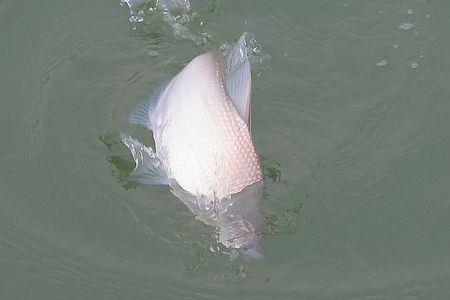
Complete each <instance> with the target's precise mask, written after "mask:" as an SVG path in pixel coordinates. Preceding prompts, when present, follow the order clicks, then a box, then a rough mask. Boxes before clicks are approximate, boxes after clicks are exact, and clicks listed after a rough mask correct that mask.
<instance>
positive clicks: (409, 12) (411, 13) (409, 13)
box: [408, 8, 414, 16]
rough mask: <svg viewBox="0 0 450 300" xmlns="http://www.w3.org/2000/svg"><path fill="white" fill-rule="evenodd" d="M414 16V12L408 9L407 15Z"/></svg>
mask: <svg viewBox="0 0 450 300" xmlns="http://www.w3.org/2000/svg"><path fill="white" fill-rule="evenodd" d="M413 14H414V11H413V10H412V9H411V8H410V9H408V15H410V16H412V15H413Z"/></svg>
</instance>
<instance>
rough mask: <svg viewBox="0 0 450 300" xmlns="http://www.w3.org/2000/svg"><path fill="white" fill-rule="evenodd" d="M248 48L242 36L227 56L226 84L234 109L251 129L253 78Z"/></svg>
mask: <svg viewBox="0 0 450 300" xmlns="http://www.w3.org/2000/svg"><path fill="white" fill-rule="evenodd" d="M247 53H248V48H247V45H246V42H245V39H244V36H242V37H241V38H240V39H239V40H238V42H237V43H236V45H234V47H233V48H232V49H231V51H230V52H229V53H228V54H227V56H226V70H225V84H226V88H227V92H228V96H230V98H231V100H232V101H233V104H234V107H235V108H236V110H237V112H238V113H239V115H240V116H241V118H242V120H243V121H244V122H245V123H247V125H248V126H249V127H250V102H251V98H250V91H251V86H252V77H251V72H250V62H249V60H248V54H247Z"/></svg>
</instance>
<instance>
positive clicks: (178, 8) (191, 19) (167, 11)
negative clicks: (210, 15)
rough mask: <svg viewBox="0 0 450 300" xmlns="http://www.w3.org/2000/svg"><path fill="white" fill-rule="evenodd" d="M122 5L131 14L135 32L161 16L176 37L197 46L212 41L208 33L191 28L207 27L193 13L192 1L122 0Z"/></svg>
mask: <svg viewBox="0 0 450 300" xmlns="http://www.w3.org/2000/svg"><path fill="white" fill-rule="evenodd" d="M120 5H121V6H127V7H128V9H129V12H130V17H129V18H128V20H129V22H130V24H131V26H132V29H133V30H136V29H137V27H138V26H139V24H140V23H143V22H144V21H145V19H146V18H147V17H149V16H151V15H157V14H159V15H161V16H162V18H163V20H164V21H165V22H166V23H167V24H168V25H169V26H170V27H171V28H172V31H173V34H174V35H175V36H176V37H179V38H181V39H186V40H191V41H194V42H195V43H196V44H197V45H204V44H207V43H208V42H209V40H210V36H209V34H207V33H206V32H198V31H197V30H194V29H193V28H190V27H195V26H197V25H198V27H203V26H204V25H205V21H204V20H200V18H199V16H198V14H197V13H196V12H193V11H191V1H190V0H156V1H155V0H121V1H120Z"/></svg>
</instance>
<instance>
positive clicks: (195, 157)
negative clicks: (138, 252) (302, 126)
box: [123, 35, 263, 256]
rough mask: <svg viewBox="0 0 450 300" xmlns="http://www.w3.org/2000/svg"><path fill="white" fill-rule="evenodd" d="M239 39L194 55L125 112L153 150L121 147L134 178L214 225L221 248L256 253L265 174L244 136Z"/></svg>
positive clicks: (244, 74)
mask: <svg viewBox="0 0 450 300" xmlns="http://www.w3.org/2000/svg"><path fill="white" fill-rule="evenodd" d="M244 38H245V35H244V36H243V37H241V39H240V40H239V41H238V43H237V44H236V45H235V47H234V49H232V51H230V52H229V53H228V54H227V55H223V54H220V53H214V52H208V53H204V54H201V55H199V56H197V57H196V58H194V59H193V60H192V61H191V62H190V63H189V64H188V65H187V66H186V67H185V68H184V69H183V70H182V71H181V72H180V73H178V74H177V75H176V76H175V77H174V78H173V79H172V80H170V81H169V82H168V83H167V84H166V85H165V86H164V87H163V88H162V89H161V91H160V92H159V93H158V94H157V96H156V97H155V99H153V100H151V101H145V102H143V103H141V104H139V105H138V106H137V107H136V109H135V110H134V111H133V112H132V113H131V114H130V116H129V121H130V123H133V124H139V125H143V126H146V127H147V128H148V129H150V130H152V132H153V137H154V140H155V148H156V151H154V150H153V149H151V148H149V147H147V146H145V145H143V144H141V143H140V142H139V141H137V140H135V139H132V138H131V137H125V138H123V142H124V144H125V145H126V146H127V147H128V148H129V149H130V150H131V152H132V154H133V157H134V160H135V162H136V168H135V170H134V171H133V174H132V175H133V176H134V177H135V179H136V180H137V181H140V182H142V183H148V184H168V185H170V186H171V187H172V191H173V193H174V194H175V195H176V196H177V197H178V198H180V199H181V200H182V201H183V202H184V203H185V204H186V205H187V206H188V207H189V208H190V209H191V211H193V212H194V213H195V214H196V215H197V216H198V218H199V219H200V220H202V221H203V222H205V223H207V224H210V225H214V226H216V227H218V228H219V231H220V238H219V240H220V242H221V243H222V244H224V245H225V246H226V247H229V248H235V249H239V248H241V247H250V245H253V246H251V247H250V248H251V249H253V250H254V249H256V248H258V247H256V245H257V244H258V243H257V241H258V239H259V238H258V236H259V235H258V232H259V230H260V228H261V224H262V222H261V220H262V219H263V218H262V214H261V210H260V208H259V200H260V199H261V198H262V196H261V195H262V188H263V173H262V169H261V164H260V159H259V156H258V154H257V152H256V150H255V146H254V143H253V140H252V137H251V132H250V89H251V73H250V64H249V61H248V58H247V53H246V51H245V50H246V48H245V46H246V45H245V39H244ZM240 211H241V212H240ZM252 215H253V216H252ZM256 253H260V251H259V250H258V251H256ZM256 256H258V255H256Z"/></svg>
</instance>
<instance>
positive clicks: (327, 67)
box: [0, 0, 450, 300]
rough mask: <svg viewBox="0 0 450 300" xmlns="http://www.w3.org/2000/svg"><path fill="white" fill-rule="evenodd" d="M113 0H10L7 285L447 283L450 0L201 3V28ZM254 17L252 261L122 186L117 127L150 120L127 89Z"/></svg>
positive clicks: (211, 295)
mask: <svg viewBox="0 0 450 300" xmlns="http://www.w3.org/2000/svg"><path fill="white" fill-rule="evenodd" d="M118 2H119V1H99V0H93V1H57V0H39V1H31V0H28V1H17V0H16V1H12V0H0V105H1V108H0V130H1V139H2V141H1V144H0V299H46V300H48V299H108V300H109V299H449V298H450V254H449V253H450V250H449V248H450V218H449V217H450V131H449V129H450V119H449V115H450V98H449V94H450V38H449V34H448V32H449V30H450V2H449V1H444V0H379V1H368V0H367V1H357V0H348V1H341V0H314V1H313V0H308V1H300V0H290V1H288V0H286V1H273V0H272V1H269V0H264V1H263V0H259V1H256V0H253V1H250V0H249V1H231V0H228V1H226V0H222V1H220V0H217V1H207V0H198V1H196V0H193V5H192V11H194V12H196V16H195V17H194V18H193V19H194V20H193V21H192V22H190V23H186V24H185V25H186V27H187V28H188V30H189V32H191V33H192V34H194V36H197V37H198V36H202V37H206V36H209V37H207V38H204V39H202V41H203V42H202V43H198V44H197V43H196V42H194V41H193V40H192V38H191V39H190V38H189V36H184V37H183V36H180V34H179V33H178V34H176V33H174V32H173V30H172V28H171V26H170V25H169V24H168V23H167V22H165V21H163V18H162V16H161V14H157V13H156V14H154V15H152V16H149V17H147V18H146V19H145V21H144V22H143V24H139V26H138V27H137V28H136V30H132V26H131V25H130V24H129V22H128V17H129V12H128V10H127V9H126V8H124V7H121V6H120V5H119V3H118ZM409 9H411V10H412V11H410V12H409V13H408V10H409ZM200 22H204V25H201V24H200ZM405 22H406V23H412V24H413V25H414V27H413V28H412V29H409V30H402V29H399V26H400V25H401V24H402V23H405ZM247 30H248V31H251V32H253V33H254V35H255V37H256V39H257V41H258V43H259V45H260V47H261V49H262V53H263V55H264V59H263V62H262V63H261V64H259V65H256V66H255V68H254V72H253V73H254V74H253V75H254V77H253V91H252V93H253V112H252V120H253V123H252V130H253V136H254V140H255V143H256V145H257V148H258V150H259V152H260V154H261V156H262V161H263V165H264V172H265V174H266V175H267V178H266V183H267V188H266V190H267V196H266V198H265V199H264V201H263V207H264V210H265V212H266V215H267V219H268V225H267V228H266V230H265V234H264V236H263V240H262V244H263V246H264V248H265V252H266V258H265V260H264V261H262V262H260V263H256V264H255V263H248V262H246V261H245V260H243V259H240V258H238V259H236V260H234V261H230V259H229V255H228V254H226V253H222V252H226V249H223V248H219V251H217V247H218V244H217V242H216V241H215V237H214V230H213V229H212V228H211V227H208V226H206V225H204V224H203V223H201V222H199V221H197V220H195V218H194V216H193V215H192V213H190V212H189V210H188V209H187V208H186V207H185V206H184V205H183V204H182V203H181V202H180V201H179V200H178V199H177V198H175V197H174V196H173V195H172V194H171V193H170V191H169V189H168V188H167V187H163V186H159V187H158V186H157V187H155V186H141V185H136V184H133V183H132V182H127V181H126V179H124V176H123V174H124V173H125V172H126V171H127V170H129V168H130V157H129V156H127V154H128V153H127V152H126V150H125V149H124V148H123V147H121V145H120V144H119V143H118V142H117V134H118V132H121V131H125V130H126V131H127V132H131V133H133V134H141V135H144V136H145V135H146V134H147V135H148V133H145V131H142V130H140V129H136V128H132V127H130V126H128V125H126V124H125V123H124V122H123V116H125V115H126V113H127V112H128V111H129V110H130V109H131V107H132V106H133V105H134V104H135V103H137V102H138V101H140V100H141V99H143V98H144V97H146V96H147V95H148V94H149V93H150V91H151V90H153V89H155V88H156V87H157V86H158V85H159V84H161V83H162V82H163V81H164V80H167V79H168V78H170V77H171V76H173V75H174V74H176V73H177V72H178V71H179V70H181V68H183V66H184V65H185V64H186V63H187V62H189V61H190V60H191V59H192V58H193V57H195V56H196V55H198V54H200V53H202V52H204V51H207V50H210V49H217V48H218V47H219V46H220V45H222V44H225V43H230V42H232V41H233V40H235V39H237V38H238V37H239V36H240V35H241V33H242V32H243V31H247ZM203 33H204V34H203ZM414 63H417V64H418V65H415V64H414ZM377 64H378V65H377ZM131 167H132V165H131Z"/></svg>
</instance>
